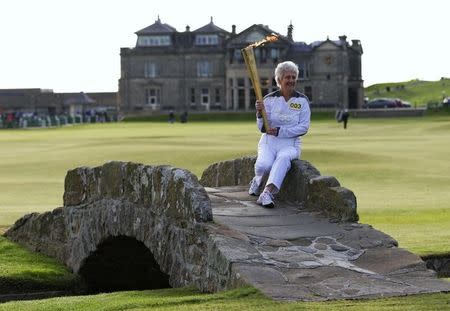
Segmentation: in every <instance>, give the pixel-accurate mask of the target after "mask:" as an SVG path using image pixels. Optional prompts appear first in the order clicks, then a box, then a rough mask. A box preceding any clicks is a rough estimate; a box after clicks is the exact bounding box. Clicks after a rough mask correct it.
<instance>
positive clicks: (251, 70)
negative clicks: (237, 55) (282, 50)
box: [241, 34, 278, 130]
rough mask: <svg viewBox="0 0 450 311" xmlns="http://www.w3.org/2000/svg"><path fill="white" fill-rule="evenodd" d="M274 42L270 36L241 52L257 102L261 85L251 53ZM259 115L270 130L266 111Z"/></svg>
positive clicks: (259, 97) (265, 126)
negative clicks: (263, 45)
mask: <svg viewBox="0 0 450 311" xmlns="http://www.w3.org/2000/svg"><path fill="white" fill-rule="evenodd" d="M276 40H278V36H277V35H275V34H272V35H270V36H267V37H265V38H264V39H263V40H261V41H258V42H255V43H253V44H250V45H249V46H247V47H246V48H243V49H242V50H241V53H242V56H243V57H244V61H245V65H246V66H247V71H248V75H249V76H250V80H251V81H252V85H253V90H254V91H255V96H256V99H257V100H258V101H262V100H263V96H262V92H261V84H260V81H259V75H258V69H257V67H256V60H255V53H254V51H253V48H255V47H258V46H260V45H262V44H264V43H266V42H272V41H276ZM261 115H262V118H263V123H264V128H265V129H266V130H267V129H269V128H270V124H269V121H268V120H267V115H266V111H265V110H264V109H263V110H262V111H261Z"/></svg>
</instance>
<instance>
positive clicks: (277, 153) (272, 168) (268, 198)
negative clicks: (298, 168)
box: [248, 61, 311, 207]
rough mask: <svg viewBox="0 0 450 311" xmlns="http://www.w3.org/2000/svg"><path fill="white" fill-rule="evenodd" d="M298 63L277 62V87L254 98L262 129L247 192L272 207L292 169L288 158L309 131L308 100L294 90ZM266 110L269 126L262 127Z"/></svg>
mask: <svg viewBox="0 0 450 311" xmlns="http://www.w3.org/2000/svg"><path fill="white" fill-rule="evenodd" d="M298 72H299V71H298V68H297V65H296V64H295V63H293V62H291V61H286V62H282V63H280V64H278V66H277V67H276V68H275V80H276V83H277V86H278V87H279V89H278V90H277V91H274V92H272V93H269V94H267V95H266V96H265V97H264V100H263V101H256V104H255V107H256V123H257V126H258V128H259V130H260V131H261V132H262V135H261V138H260V140H259V143H258V157H257V159H256V163H255V177H254V178H253V179H252V181H251V182H250V188H249V190H248V193H249V194H250V195H255V196H258V195H259V197H258V199H257V201H256V202H257V203H258V204H259V205H262V206H264V207H274V206H275V204H274V195H275V194H277V193H278V192H279V191H280V189H281V185H282V183H283V180H284V177H285V176H286V173H287V172H288V171H289V169H290V168H291V161H292V160H294V159H298V158H299V157H300V154H301V143H302V141H301V136H303V135H305V134H306V133H307V132H308V129H309V124H310V117H311V111H310V108H309V100H308V98H307V97H306V96H305V95H303V94H302V93H300V92H298V91H296V90H295V88H296V84H297V78H298ZM263 110H265V111H266V115H267V119H268V123H269V124H270V128H268V129H266V128H264V124H263V119H262V111H263ZM266 173H269V176H268V179H267V182H266V184H265V187H264V190H263V191H262V192H261V193H260V186H261V183H262V179H263V176H264V175H265V174H266Z"/></svg>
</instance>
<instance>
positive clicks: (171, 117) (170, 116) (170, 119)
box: [169, 110, 175, 123]
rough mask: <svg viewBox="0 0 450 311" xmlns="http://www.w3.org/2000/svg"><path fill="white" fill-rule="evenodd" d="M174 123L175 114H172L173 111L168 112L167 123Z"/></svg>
mask: <svg viewBox="0 0 450 311" xmlns="http://www.w3.org/2000/svg"><path fill="white" fill-rule="evenodd" d="M174 122H175V114H174V112H173V110H170V111H169V123H174Z"/></svg>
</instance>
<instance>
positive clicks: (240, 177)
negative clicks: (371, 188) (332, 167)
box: [200, 157, 358, 221]
mask: <svg viewBox="0 0 450 311" xmlns="http://www.w3.org/2000/svg"><path fill="white" fill-rule="evenodd" d="M255 162H256V157H243V158H239V159H235V160H230V161H224V162H218V163H214V164H212V165H210V166H209V167H208V168H206V170H205V171H204V172H203V175H202V177H201V179H200V183H201V184H202V185H203V186H205V187H221V186H237V185H242V186H244V185H245V186H246V185H248V184H249V183H250V181H251V180H252V178H253V176H254V165H255ZM277 199H279V200H283V201H289V202H294V203H297V204H301V205H303V206H304V207H306V208H310V209H314V210H317V211H320V212H321V213H323V214H324V215H325V216H327V217H330V218H332V219H335V220H336V221H357V220H358V214H357V210H356V209H357V203H356V197H355V195H354V194H353V192H352V191H351V190H349V189H347V188H344V187H341V185H340V183H339V181H338V180H337V179H336V178H335V177H333V176H322V175H320V172H319V171H318V170H317V169H316V168H315V167H314V166H313V165H311V164H310V163H309V162H307V161H303V160H294V161H292V167H291V169H290V170H289V172H288V173H287V174H286V177H285V180H284V182H283V186H282V188H281V190H280V192H279V193H278V195H277Z"/></svg>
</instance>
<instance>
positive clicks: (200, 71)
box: [197, 61, 212, 77]
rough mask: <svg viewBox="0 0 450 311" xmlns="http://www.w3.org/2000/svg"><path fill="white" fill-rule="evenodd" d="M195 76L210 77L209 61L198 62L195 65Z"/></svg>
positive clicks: (210, 67) (210, 66)
mask: <svg viewBox="0 0 450 311" xmlns="http://www.w3.org/2000/svg"><path fill="white" fill-rule="evenodd" d="M197 76H198V77H211V76H212V65H211V62H210V61H199V62H198V63H197Z"/></svg>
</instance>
